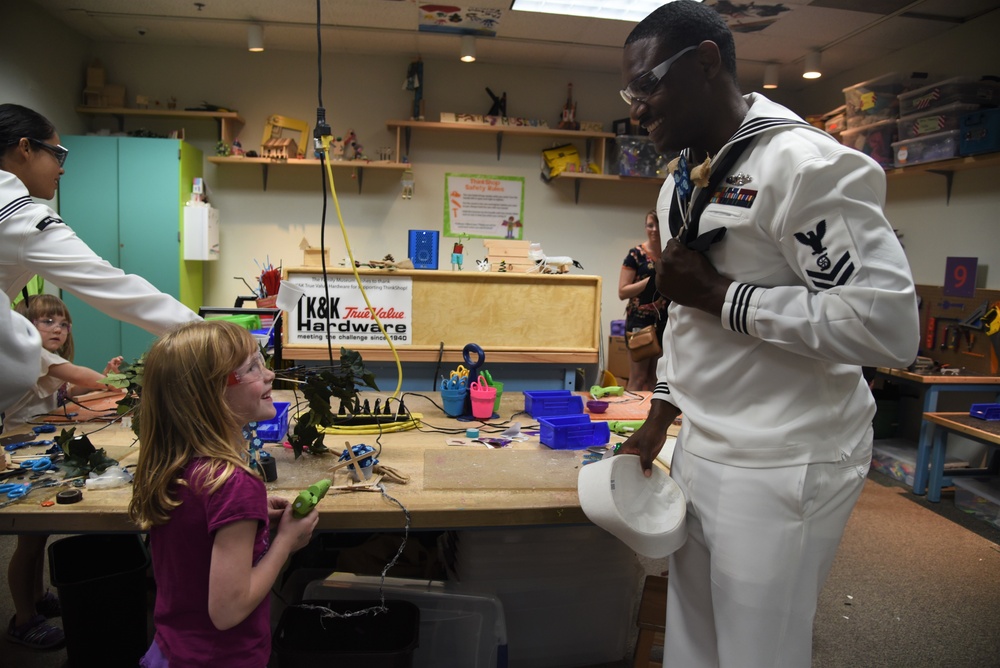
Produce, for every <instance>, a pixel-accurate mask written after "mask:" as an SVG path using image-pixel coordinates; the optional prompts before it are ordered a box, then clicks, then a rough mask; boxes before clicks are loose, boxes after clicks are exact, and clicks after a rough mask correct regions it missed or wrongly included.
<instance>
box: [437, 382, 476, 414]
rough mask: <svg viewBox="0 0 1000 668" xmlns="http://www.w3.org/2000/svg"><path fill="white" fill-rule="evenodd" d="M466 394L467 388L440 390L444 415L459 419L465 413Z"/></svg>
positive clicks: (467, 392)
mask: <svg viewBox="0 0 1000 668" xmlns="http://www.w3.org/2000/svg"><path fill="white" fill-rule="evenodd" d="M468 394H469V390H468V388H461V389H457V390H441V402H442V403H443V404H444V412H445V414H446V415H448V416H450V417H461V415H462V413H463V412H464V411H465V397H466V395H468Z"/></svg>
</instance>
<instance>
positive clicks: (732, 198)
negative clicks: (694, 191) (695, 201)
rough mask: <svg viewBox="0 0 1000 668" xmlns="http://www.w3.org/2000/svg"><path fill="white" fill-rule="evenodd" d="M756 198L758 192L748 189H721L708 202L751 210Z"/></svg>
mask: <svg viewBox="0 0 1000 668" xmlns="http://www.w3.org/2000/svg"><path fill="white" fill-rule="evenodd" d="M756 197H757V191H756V190H748V189H746V188H719V189H718V190H716V191H715V193H714V194H713V195H712V198H711V199H709V200H708V203H709V204H726V205H728V206H741V207H743V208H744V209H749V208H750V207H751V206H753V201H754V198H756Z"/></svg>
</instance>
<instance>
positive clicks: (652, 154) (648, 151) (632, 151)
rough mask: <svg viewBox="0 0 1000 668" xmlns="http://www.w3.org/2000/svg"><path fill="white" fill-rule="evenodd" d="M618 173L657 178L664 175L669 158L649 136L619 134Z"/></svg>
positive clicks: (616, 144) (616, 149)
mask: <svg viewBox="0 0 1000 668" xmlns="http://www.w3.org/2000/svg"><path fill="white" fill-rule="evenodd" d="M614 155H615V156H616V157H617V161H616V163H615V164H616V166H617V173H618V174H619V175H620V176H644V177H647V178H655V177H656V176H657V175H661V176H662V175H663V174H664V173H665V170H666V167H667V158H666V157H665V156H662V155H660V153H659V152H658V151H657V150H656V147H655V146H654V145H653V140H652V139H650V138H649V137H642V136H639V135H619V136H617V137H615V151H614Z"/></svg>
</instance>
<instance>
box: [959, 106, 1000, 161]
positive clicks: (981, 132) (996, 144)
mask: <svg viewBox="0 0 1000 668" xmlns="http://www.w3.org/2000/svg"><path fill="white" fill-rule="evenodd" d="M959 129H960V130H961V133H962V134H961V138H960V139H959V142H958V153H959V155H977V154H979V153H994V152H996V151H1000V109H981V110H979V111H974V112H971V113H968V114H966V115H965V116H963V117H962V122H961V126H960V128H959Z"/></svg>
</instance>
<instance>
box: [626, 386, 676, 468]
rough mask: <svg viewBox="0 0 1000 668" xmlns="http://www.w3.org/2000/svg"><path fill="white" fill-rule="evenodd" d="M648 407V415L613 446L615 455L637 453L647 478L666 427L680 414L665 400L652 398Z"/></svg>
mask: <svg viewBox="0 0 1000 668" xmlns="http://www.w3.org/2000/svg"><path fill="white" fill-rule="evenodd" d="M650 403H651V406H650V409H649V417H647V418H646V422H645V423H643V425H642V426H641V427H639V428H638V429H636V430H635V432H633V433H632V435H631V436H629V437H628V439H626V440H625V442H624V443H621V444H619V445H617V446H615V454H616V455H639V464H640V465H641V467H642V473H643V475H645V476H646V477H647V478H648V477H650V476H651V475H653V460H654V459H656V455H658V454H659V453H660V450H662V449H663V444H664V443H666V440H667V428H669V427H670V425H671V424H673V422H674V418H676V417H677V416H678V415H680V411H679V410H677V408H676V407H675V406H674V405H673V404H670V403H667V402H666V401H658V400H654V401H652V402H650Z"/></svg>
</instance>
